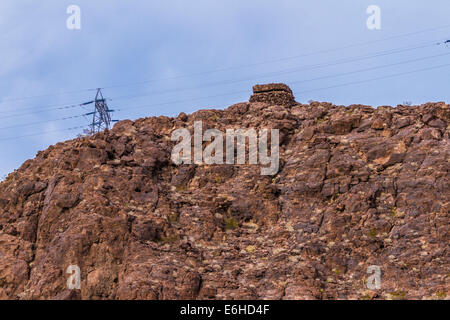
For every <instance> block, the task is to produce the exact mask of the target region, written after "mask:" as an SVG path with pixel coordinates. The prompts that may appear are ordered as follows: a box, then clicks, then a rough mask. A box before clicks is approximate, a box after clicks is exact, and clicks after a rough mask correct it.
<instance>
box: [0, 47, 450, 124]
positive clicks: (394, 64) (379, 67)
mask: <svg viewBox="0 0 450 320" xmlns="http://www.w3.org/2000/svg"><path fill="white" fill-rule="evenodd" d="M448 55H450V52H449V53H444V54H438V55H432V56H426V57H421V58H416V59H411V60H406V61H402V62H397V63H391V64H386V65H381V66H375V67H370V68H364V69H359V70H354V71H349V72H344V73H338V74H333V75H326V76H321V77H316V78H310V79H304V80H298V81H294V82H289V84H298V83H305V82H312V81H317V80H323V79H330V78H336V77H341V76H346V75H350V74H356V73H360V72H366V71H372V70H377V69H383V68H388V67H393V66H398V65H403V64H408V63H412V62H417V61H423V60H428V59H433V58H437V57H442V56H448ZM239 81H247V79H245V80H239ZM212 85H217V84H212ZM244 92H245V93H247V92H248V91H239V92H233V93H231V94H235V93H244ZM224 95H230V94H220V95H214V96H208V97H201V98H200V99H204V98H214V97H218V96H224ZM103 100H107V99H103V98H102V101H103ZM195 100H199V98H193V99H188V100H186V99H183V100H177V101H171V102H163V103H158V104H155V105H154V106H161V105H170V104H175V103H180V102H189V101H195ZM93 102H95V100H93V101H90V102H86V103H83V105H88V104H92V103H93ZM77 106H78V105H77ZM127 109H129V108H127ZM115 111H121V110H119V109H116V110H115ZM93 114H94V112H89V113H85V114H82V115H75V116H69V117H63V118H59V119H54V120H43V121H38V122H33V123H28V124H23V125H14V126H8V127H1V128H0V130H1V129H10V128H17V127H24V126H32V125H35V124H42V123H47V122H56V121H64V120H69V119H74V118H80V117H84V116H89V115H93ZM0 119H1V118H0ZM93 122H94V123H97V121H95V120H94V121H93ZM97 131H99V130H97Z"/></svg>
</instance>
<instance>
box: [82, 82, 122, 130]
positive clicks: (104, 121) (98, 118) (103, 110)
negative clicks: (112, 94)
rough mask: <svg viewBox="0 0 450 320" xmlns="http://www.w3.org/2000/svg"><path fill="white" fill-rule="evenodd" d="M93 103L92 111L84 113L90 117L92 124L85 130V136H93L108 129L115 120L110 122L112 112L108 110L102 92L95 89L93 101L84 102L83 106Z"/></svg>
mask: <svg viewBox="0 0 450 320" xmlns="http://www.w3.org/2000/svg"><path fill="white" fill-rule="evenodd" d="M91 103H94V107H95V109H94V111H93V112H89V113H86V115H87V116H90V115H92V123H91V124H90V125H89V129H87V130H85V133H87V134H95V133H97V132H100V131H103V130H105V129H109V128H110V127H111V123H112V122H117V120H111V114H112V112H114V110H110V109H109V108H108V104H107V103H106V99H105V98H104V97H103V94H102V90H101V89H97V94H96V95H95V100H94V101H90V102H86V103H85V105H87V104H91Z"/></svg>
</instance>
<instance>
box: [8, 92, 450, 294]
mask: <svg viewBox="0 0 450 320" xmlns="http://www.w3.org/2000/svg"><path fill="white" fill-rule="evenodd" d="M277 88H278V87H277V86H275V87H271V88H269V89H270V90H263V89H264V88H262V89H261V88H259V89H261V90H259V89H258V90H256V91H257V92H256V91H255V95H254V96H253V98H252V101H253V102H251V103H239V104H236V105H233V106H231V107H229V108H228V109H226V110H201V111H198V112H196V113H194V114H191V115H186V114H181V115H180V116H179V117H177V118H168V117H153V118H145V119H139V120H136V121H134V122H133V121H121V122H119V123H117V124H116V125H115V127H114V128H113V129H112V130H110V131H109V132H102V133H99V134H96V135H94V136H92V137H88V138H79V139H75V140H72V141H67V142H63V143H58V144H57V145H55V146H52V147H50V148H49V149H47V150H45V151H42V152H39V153H38V154H37V156H36V158H35V159H33V160H29V161H27V162H25V163H24V164H23V165H22V167H21V168H20V169H19V170H17V171H16V172H14V173H12V174H10V175H9V176H8V178H7V179H6V180H5V181H4V182H2V183H1V184H0V298H1V299H50V298H51V299H80V298H81V299H245V298H247V299H331V298H339V299H367V298H376V299H399V298H406V299H422V298H425V299H435V298H439V299H442V298H445V297H447V296H448V295H449V275H450V268H449V251H448V250H449V247H448V243H449V211H450V199H449V196H450V192H449V190H450V183H449V166H450V163H449V159H450V157H449V153H450V140H449V137H450V133H449V127H448V125H449V120H450V112H449V106H448V105H446V104H444V103H428V104H425V105H422V106H416V107H409V106H398V107H397V108H391V107H379V108H377V109H373V108H371V107H368V106H362V105H352V106H349V107H343V106H335V105H332V104H329V103H318V102H313V103H311V104H310V105H303V104H298V103H295V102H294V103H291V102H292V101H293V97H292V93H290V92H289V91H290V90H289V91H287V90H280V89H279V88H278V89H277ZM261 95H262V96H261ZM256 96H257V97H256ZM286 102H287V103H286ZM199 120H201V121H202V122H203V126H204V128H216V129H218V130H220V131H222V132H225V130H226V129H227V128H248V127H251V128H255V129H260V128H269V129H270V128H277V129H279V130H280V170H279V172H278V173H277V174H276V175H275V176H261V175H260V168H259V166H258V165H180V166H175V165H174V164H173V163H172V162H171V160H170V155H171V150H172V148H173V146H174V145H175V143H174V142H171V141H170V137H171V132H172V131H173V130H174V129H178V128H181V127H187V128H189V129H190V130H191V132H192V130H193V128H192V127H193V122H194V121H199ZM70 265H77V266H79V268H80V270H81V289H79V290H71V289H69V288H68V286H67V279H68V277H69V276H70V275H69V274H66V269H67V267H68V266H70ZM371 265H376V266H379V267H380V270H381V277H380V280H381V282H380V288H379V289H368V287H367V285H366V281H367V279H368V277H369V276H370V274H368V273H367V269H368V267H369V266H371Z"/></svg>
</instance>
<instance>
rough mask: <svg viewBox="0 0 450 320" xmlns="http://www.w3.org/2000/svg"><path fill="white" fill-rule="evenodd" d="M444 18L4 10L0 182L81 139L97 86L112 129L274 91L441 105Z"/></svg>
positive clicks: (448, 83)
mask: <svg viewBox="0 0 450 320" xmlns="http://www.w3.org/2000/svg"><path fill="white" fill-rule="evenodd" d="M72 5H76V6H78V8H79V9H80V29H69V28H68V26H67V20H68V19H69V22H73V21H75V20H73V19H72V18H73V16H72V14H73V12H69V13H68V12H67V9H68V7H69V6H72ZM371 5H376V6H377V7H378V8H379V9H380V11H379V17H380V20H379V21H380V24H379V28H375V29H373V28H369V27H368V25H367V20H368V19H369V20H370V21H375V20H372V19H371V18H370V17H371V16H372V14H373V12H370V13H367V9H368V7H369V6H371ZM449 15H450V2H449V1H448V0H434V1H432V2H431V1H408V0H396V1H392V0H370V1H365V0H340V1H335V0H302V1H300V0H277V1H274V0H273V1H269V0H226V1H225V0H214V1H211V0H193V1H185V0H151V1H143V0H142V1H129V0H127V1H125V0H115V1H111V0H95V1H92V0H70V1H65V0H46V1H42V0H41V1H36V0H2V1H1V2H0V40H1V41H0V110H1V114H2V116H0V149H1V150H2V152H1V155H2V156H1V157H0V177H5V175H7V174H8V173H10V172H12V171H14V170H15V169H17V168H18V167H20V165H21V164H22V163H23V162H24V161H26V160H27V159H30V158H33V157H34V156H35V155H36V153H37V152H38V151H39V150H44V149H46V148H47V147H48V146H50V145H52V144H56V143H57V142H59V141H64V140H68V139H72V138H75V137H76V136H77V135H78V134H80V133H82V130H83V128H77V129H71V128H75V127H81V126H87V125H88V124H89V121H90V120H91V119H89V117H87V116H83V115H84V114H85V113H88V112H91V111H92V106H84V107H80V106H78V105H79V104H81V103H83V102H87V101H91V100H93V98H94V96H95V93H96V88H104V89H103V94H104V95H105V97H106V98H108V99H111V100H109V101H108V104H109V107H110V108H111V109H113V110H116V112H115V113H114V115H113V118H114V119H117V120H124V119H138V118H141V117H148V116H158V115H167V116H176V115H178V114H179V113H180V112H186V113H190V112H194V111H196V110H198V109H205V108H216V109H223V108H225V107H227V106H229V105H232V104H234V103H237V102H242V101H247V100H248V99H249V97H250V95H251V88H252V86H253V85H254V84H257V83H270V82H284V83H286V84H288V85H289V86H290V87H291V88H292V90H293V92H294V95H295V97H296V100H297V101H299V102H304V103H306V102H308V101H310V100H314V101H327V102H332V103H334V104H337V105H350V104H366V105H372V106H374V107H377V106H380V105H392V106H396V105H397V104H402V103H404V102H406V101H408V102H411V103H412V104H422V103H425V102H429V101H433V102H437V101H445V102H447V103H448V101H450V76H449V74H450V73H449V72H450V66H449V64H450V44H447V45H445V44H439V45H438V43H442V42H444V41H445V40H448V39H450V22H449V18H448V17H449ZM396 75H398V76H396ZM371 79H375V80H371ZM67 106H71V107H67ZM69 117H73V118H70V119H66V118H69ZM63 119H64V120H63ZM69 129H71V130H69Z"/></svg>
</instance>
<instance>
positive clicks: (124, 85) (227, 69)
mask: <svg viewBox="0 0 450 320" xmlns="http://www.w3.org/2000/svg"><path fill="white" fill-rule="evenodd" d="M448 28H450V25H443V26H438V27H432V28H427V29H422V30H418V31H415V32H409V33H404V34H399V35H395V36H391V37H387V38H383V39H378V40H372V41H366V42H360V43H354V44H350V45H346V46H342V47H335V48H331V49H325V50H318V51H315V52H309V53H304V54H299V55H295V56H290V57H284V58H278V59H272V60H265V61H261V62H256V63H251V64H246V65H239V66H231V67H227V68H220V69H214V70H209V71H203V72H197V73H191V74H185V75H179V76H174V77H166V78H159V79H151V80H144V81H138V82H131V83H126V84H117V85H110V86H104V87H101V88H102V89H112V88H118V87H127V86H134V85H141V84H146V83H152V82H157V81H165V80H175V79H182V78H189V77H195V76H200V75H206V74H211V73H217V72H223V71H229V70H236V69H243V68H250V67H254V66H259V65H263V64H268V63H276V62H281V61H287V60H293V59H298V58H302V57H308V56H313V55H318V54H324V53H330V52H334V51H340V50H345V49H351V48H355V47H359V46H366V45H370V44H374V43H380V42H385V41H389V40H394V39H399V38H403V37H410V36H413V35H417V34H421V33H427V32H432V31H437V30H443V29H448ZM95 90H97V88H86V89H79V90H72V91H65V92H61V93H48V94H41V95H33V96H28V97H19V98H11V99H6V100H1V101H0V104H3V103H6V102H13V101H21V100H27V99H35V98H40V97H49V96H61V95H68V94H75V93H81V92H89V91H95Z"/></svg>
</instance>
